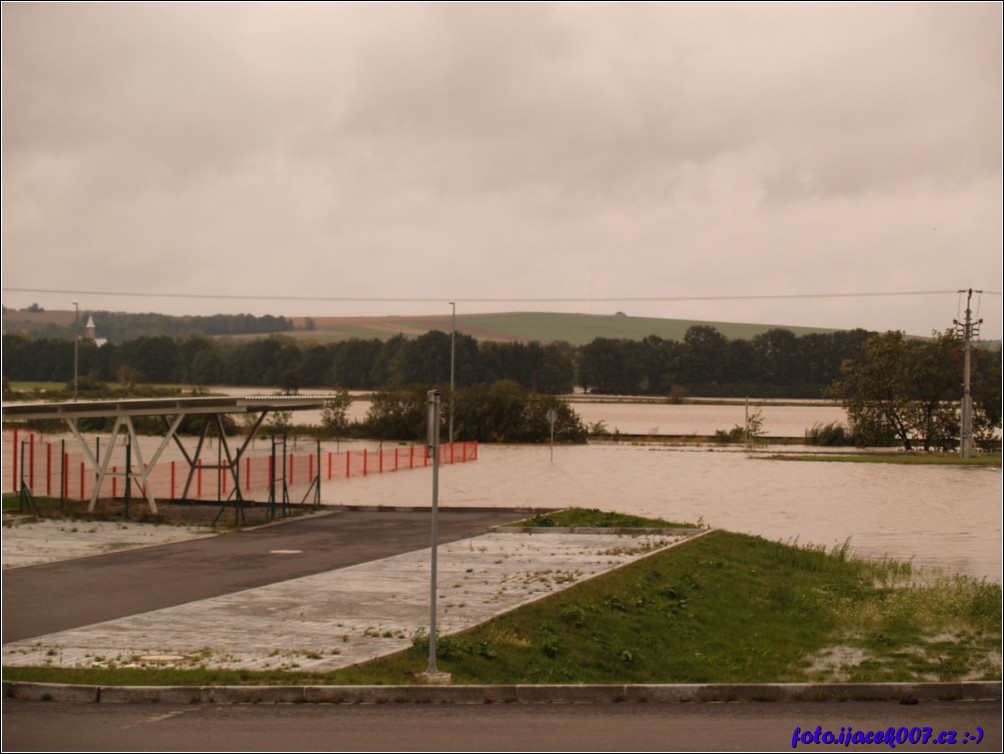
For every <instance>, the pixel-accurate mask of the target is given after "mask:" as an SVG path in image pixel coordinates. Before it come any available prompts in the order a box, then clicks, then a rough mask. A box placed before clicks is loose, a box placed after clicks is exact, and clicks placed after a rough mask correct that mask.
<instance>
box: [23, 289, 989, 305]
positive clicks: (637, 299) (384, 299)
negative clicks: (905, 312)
mask: <svg viewBox="0 0 1004 754" xmlns="http://www.w3.org/2000/svg"><path fill="white" fill-rule="evenodd" d="M3 291H4V292H5V293H45V294H58V295H64V296H75V295H79V296H119V297H126V298H168V299H211V300H216V301H219V300H228V301H315V302H329V303H339V302H341V303H401V304H416V303H441V302H442V301H444V300H446V299H447V298H449V299H450V300H452V301H456V302H457V303H465V304H517V303H555V304H573V303H589V302H599V303H623V302H628V303H646V302H648V303H672V302H694V301H784V300H804V299H826V298H831V299H833V298H887V297H893V296H900V297H902V296H944V295H948V294H951V295H953V296H954V295H957V294H958V289H952V290H940V291H866V292H854V293H775V294H769V293H768V294H744V295H726V296H577V297H576V296H572V297H554V296H542V297H534V296H524V297H502V298H497V297H471V298H462V297H456V296H454V297H447V296H424V297H397V296H303V295H296V296H293V295H261V294H220V293H154V292H136V291H95V290H80V289H69V288H66V289H54V288H3ZM983 295H985V296H1000V295H1001V292H1000V291H983Z"/></svg>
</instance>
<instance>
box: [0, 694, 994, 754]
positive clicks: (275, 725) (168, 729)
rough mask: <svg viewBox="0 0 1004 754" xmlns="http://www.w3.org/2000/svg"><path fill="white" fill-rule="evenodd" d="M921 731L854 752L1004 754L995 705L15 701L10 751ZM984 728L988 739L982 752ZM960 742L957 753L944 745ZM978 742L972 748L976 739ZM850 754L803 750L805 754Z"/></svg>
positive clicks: (566, 742) (756, 744)
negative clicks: (948, 734)
mask: <svg viewBox="0 0 1004 754" xmlns="http://www.w3.org/2000/svg"><path fill="white" fill-rule="evenodd" d="M816 726H820V728H821V733H825V731H832V732H833V733H834V735H839V734H840V731H841V728H842V727H843V728H847V727H848V726H849V727H850V728H852V729H853V731H859V732H861V733H862V734H867V732H869V731H880V730H881V731H883V732H884V731H886V730H888V728H889V727H890V726H892V727H894V728H895V729H896V730H897V732H898V730H899V729H900V728H901V727H902V728H906V731H907V734H909V733H910V732H911V731H912V730H913V729H914V728H916V729H917V731H918V733H917V735H918V736H919V737H922V736H923V735H924V733H925V728H930V729H931V739H930V740H929V742H928V744H927V745H926V746H924V745H922V744H917V745H912V744H910V743H906V744H903V745H900V744H898V743H897V744H896V746H895V748H891V747H889V746H888V745H887V744H885V743H881V744H876V743H872V744H862V745H852V746H850V747H847V750H849V751H917V750H932V749H933V750H940V751H946V750H948V751H952V750H961V751H1000V750H1001V706H1000V703H985V702H927V703H924V702H922V703H921V704H918V705H913V706H904V705H900V704H895V703H890V702H832V703H831V702H825V703H824V702H817V703H804V704H777V703H756V702H753V703H730V704H616V705H579V704H575V705H548V704H543V705H470V706H464V705H449V706H442V705H407V704H393V705H391V704H388V705H372V706H349V705H346V706H340V705H322V704H317V705H314V704H299V705H226V706H220V705H185V706H175V705H165V704H157V705H152V706H147V705H135V704H123V705H116V704H72V703H70V704H63V703H55V702H52V703H44V702H22V701H16V700H4V703H3V749H4V751H11V750H18V751H144V750H145V751H150V750H153V751H157V750H159V751H790V750H792V739H793V736H794V733H795V729H796V727H797V728H799V729H800V730H801V731H809V733H810V737H811V736H813V735H814V733H815V729H816ZM978 728H982V730H983V733H982V740H980V741H979V742H977V741H976V740H975V738H974V737H975V736H976V735H978V733H977V730H978ZM942 731H955V744H949V743H943V744H934V743H931V741H933V740H935V739H936V738H937V737H938V736H939V735H940V734H941V732H942ZM967 734H968V737H967ZM844 748H845V747H843V746H837V745H829V746H827V745H825V744H815V743H807V744H806V743H802V742H801V738H800V739H799V741H798V743H797V746H796V747H795V749H796V750H808V751H812V750H823V751H826V750H833V749H837V750H842V749H844Z"/></svg>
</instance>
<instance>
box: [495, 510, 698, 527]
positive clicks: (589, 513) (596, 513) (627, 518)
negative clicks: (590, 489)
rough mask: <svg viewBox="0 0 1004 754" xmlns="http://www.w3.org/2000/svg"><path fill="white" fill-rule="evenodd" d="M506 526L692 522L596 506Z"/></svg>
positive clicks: (645, 525) (648, 524) (683, 525)
mask: <svg viewBox="0 0 1004 754" xmlns="http://www.w3.org/2000/svg"><path fill="white" fill-rule="evenodd" d="M507 526H512V527H533V528H542V529H546V528H552V527H554V528H558V527H561V528H575V529H579V528H581V529H611V528H622V529H692V528H695V527H694V524H674V523H672V522H671V521H665V520H663V519H661V518H644V517H643V516H633V515H631V514H628V513H611V512H609V511H601V510H599V509H597V508H565V509H564V510H560V511H553V512H551V513H538V514H537V515H536V516H532V517H531V518H527V519H524V520H522V521H515V522H513V523H511V524H507Z"/></svg>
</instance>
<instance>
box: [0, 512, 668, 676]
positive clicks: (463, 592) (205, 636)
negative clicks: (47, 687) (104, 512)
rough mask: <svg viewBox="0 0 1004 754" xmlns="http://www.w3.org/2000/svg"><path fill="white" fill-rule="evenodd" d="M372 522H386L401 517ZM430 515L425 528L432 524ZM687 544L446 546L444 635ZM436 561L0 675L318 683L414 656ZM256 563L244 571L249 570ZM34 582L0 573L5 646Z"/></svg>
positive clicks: (475, 540) (260, 591) (205, 614)
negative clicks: (198, 672)
mask: <svg viewBox="0 0 1004 754" xmlns="http://www.w3.org/2000/svg"><path fill="white" fill-rule="evenodd" d="M374 515H377V516H381V515H382V516H384V517H386V518H388V519H389V518H390V517H392V516H396V515H398V514H395V513H384V514H374ZM400 515H401V516H404V518H406V519H407V518H408V517H409V515H411V516H418V515H423V514H420V513H418V512H408V513H401V514H400ZM424 515H425V516H426V517H427V516H428V514H427V512H426V513H424ZM337 524H338V519H337V517H329V518H327V519H315V520H314V521H313V522H309V521H297V522H293V523H291V524H287V525H284V526H279V527H274V532H266V534H265V537H266V538H265V539H262V540H261V541H258V537H260V536H261V535H258V537H255V536H254V534H255V533H254V532H245V533H242V534H237V535H229V536H224V537H219V538H217V539H216V540H213V541H209V542H203V543H200V544H199V547H200V548H202V549H206V548H207V547H208V548H210V549H212V550H217V549H220V548H224V549H225V548H226V547H228V546H232V544H231V543H234V542H238V543H239V542H240V541H241V539H240V538H241V537H244V535H245V534H251V535H252V536H251V537H248V538H246V541H250V542H257V550H256V552H257V556H258V558H259V560H262V561H263V562H265V561H266V560H267V562H268V563H275V562H277V561H285V562H287V563H293V564H295V563H296V562H297V561H298V560H303V559H305V558H307V557H308V555H307V553H305V551H304V549H303V548H302V547H301V546H289V542H290V541H300V542H303V541H307V540H304V539H302V538H301V539H300V540H290V539H288V538H286V539H285V540H278V539H275V538H273V537H269V536H268V535H269V534H273V533H274V534H276V535H278V534H281V533H282V532H292V533H293V534H295V533H296V531H297V530H300V531H301V532H305V531H310V530H311V528H314V529H317V528H319V527H323V526H325V525H328V526H331V525H337ZM90 526H91V524H85V525H83V527H90ZM83 527H81V528H83ZM287 527H289V528H287ZM483 528H488V527H487V525H486V526H484V527H483ZM71 529H72V527H71ZM30 531H31V527H18V528H17V529H8V530H6V531H5V535H4V540H5V558H6V557H7V550H8V549H10V550H11V551H13V550H15V549H16V544H15V543H16V542H17V541H19V540H21V541H23V542H24V543H26V546H28V547H30V546H31V543H32V542H35V541H38V540H37V539H35V538H33V537H31V536H26V537H23V538H22V536H21V535H24V534H26V533H28V532H30ZM259 531H260V530H259ZM80 533H81V531H80V529H79V528H78V530H77V531H76V532H73V531H71V530H69V529H66V530H63V534H65V535H67V537H68V538H70V539H72V535H74V534H80ZM91 534H96V532H92V533H91ZM192 535H193V536H199V533H198V532H193V533H192ZM425 536H426V537H427V534H426V535H425ZM8 540H9V541H8ZM681 540H682V537H681V536H669V535H665V534H657V535H651V534H648V535H634V536H631V535H617V534H573V533H562V532H540V533H534V534H521V533H488V534H483V535H480V536H474V537H468V538H464V539H461V540H459V541H453V542H448V543H443V544H440V546H439V568H438V570H439V578H438V586H439V589H438V595H439V597H438V623H439V628H440V633H442V634H448V633H452V632H454V631H458V630H461V629H463V628H465V627H468V626H472V625H476V624H478V623H481V622H483V621H485V620H487V619H489V618H490V617H492V616H493V615H496V614H499V613H502V612H505V611H507V610H510V609H512V608H514V607H516V606H518V605H520V604H524V603H526V602H528V601H531V600H534V599H538V598H540V597H543V596H545V595H547V594H551V593H553V592H555V591H557V590H560V589H563V588H566V587H568V586H570V585H572V584H574V583H577V582H579V581H581V580H583V579H586V578H589V577H591V576H594V575H597V574H599V573H603V572H605V571H608V570H611V569H613V568H617V567H619V566H621V565H624V564H626V563H628V562H631V561H633V560H636V559H637V558H639V557H643V556H644V555H647V554H649V553H651V552H652V551H654V550H656V549H661V548H664V547H669V546H671V545H673V544H675V543H677V542H679V541H681ZM426 541H427V540H426ZM278 545H285V546H282V547H279V546H278ZM262 546H265V547H269V548H270V549H268V551H267V554H262V552H261V548H262ZM158 550H159V552H154V551H151V550H148V551H146V552H145V553H143V556H144V560H145V561H147V562H149V561H156V560H157V559H158V558H163V557H166V556H165V555H164V554H163V553H166V552H168V551H176V552H186V548H184V547H179V546H172V547H171V548H158ZM93 560H100V559H99V558H98V559H93ZM429 561H430V557H429V549H428V548H427V547H426V548H422V549H418V550H412V551H409V552H403V553H401V554H398V555H394V556H391V557H383V558H377V559H374V560H367V561H365V562H360V563H357V564H355V565H351V566H346V567H342V568H332V569H327V570H322V571H319V572H314V573H309V574H308V575H304V576H300V577H298V578H285V579H283V580H276V581H272V583H265V584H262V585H259V586H254V587H252V588H246V589H237V590H234V591H226V593H220V594H216V595H214V596H211V597H208V598H205V599H198V600H193V601H187V602H184V603H182V604H176V605H173V606H170V607H163V608H161V609H155V610H147V611H142V612H137V613H136V614H123V615H120V616H119V617H116V618H114V619H112V620H104V621H100V622H96V623H93V624H91V625H79V626H75V627H73V628H70V629H69V630H64V631H57V632H52V633H46V634H44V635H29V636H24V637H23V638H19V639H18V640H14V641H9V642H6V643H5V644H4V647H3V663H4V665H6V666H11V665H45V664H51V665H55V666H108V665H112V664H114V665H117V666H122V665H129V666H143V665H150V664H160V665H163V664H170V665H174V666H178V667H192V666H199V665H204V666H207V667H220V668H248V669H258V668H287V669H288V668H301V669H307V670H318V671H323V670H330V669H334V668H338V667H344V666H347V665H352V664H355V663H357V662H361V661H364V660H367V659H370V658H372V657H376V656H380V655H383V654H389V653H391V652H395V651H398V650H400V649H403V648H405V647H407V646H409V645H410V643H411V641H412V636H413V635H414V634H415V633H416V631H419V630H422V629H425V628H427V627H428V624H429V587H430V583H429ZM161 562H164V561H161ZM253 562H254V561H247V562H246V565H248V566H250V565H251V564H252V563H253ZM71 565H78V566H81V565H83V563H82V562H78V563H77V564H71ZM108 567H109V568H112V569H115V568H117V569H119V570H122V569H123V568H128V567H129V566H128V561H127V560H125V559H123V558H122V557H121V556H119V557H118V558H116V559H115V562H114V563H112V564H111V565H110V566H108ZM44 568H45V567H43V570H44ZM29 570H30V569H24V570H20V569H19V570H15V571H8V572H7V573H5V576H4V579H5V589H4V592H5V593H4V602H5V609H4V613H5V616H4V621H5V637H4V638H5V640H7V639H8V636H7V635H6V634H7V630H6V627H7V621H8V617H7V613H8V609H9V608H13V609H15V610H16V609H18V607H19V602H18V600H16V599H14V597H13V596H12V595H9V594H8V593H7V592H8V590H7V581H8V580H9V577H12V576H15V575H16V576H24V575H26V574H27V575H29V576H36V578H37V574H38V573H39V572H40V571H34V570H33V571H32V572H31V573H29ZM219 575H220V577H222V576H223V574H222V573H221V574H219ZM173 577H174V576H173V574H172V572H171V570H170V569H162V570H161V573H160V574H159V578H160V580H161V581H162V582H170V581H171V580H172V578H173ZM213 578H214V575H213V574H203V580H204V581H211V580H212V579H213ZM22 581H24V580H22ZM104 583H105V582H103V581H101V580H96V581H95V580H91V581H90V589H89V591H90V592H91V599H92V600H93V601H98V602H100V601H103V600H104V599H105V598H106V595H105V594H104V592H103V586H104ZM140 586H141V588H142V589H145V590H146V591H156V590H158V589H159V588H160V584H159V583H158V582H156V581H152V582H151V581H147V582H143V581H141V582H140ZM22 587H23V588H22V592H23V591H24V588H27V589H30V588H31V580H30V579H28V580H26V581H24V583H23V584H22ZM9 597H10V602H9V603H8V598H9Z"/></svg>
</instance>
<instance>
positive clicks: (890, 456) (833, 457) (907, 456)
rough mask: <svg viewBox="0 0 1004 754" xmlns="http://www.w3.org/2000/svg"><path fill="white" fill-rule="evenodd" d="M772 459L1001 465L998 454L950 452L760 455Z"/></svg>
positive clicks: (921, 464)
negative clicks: (978, 454) (954, 453)
mask: <svg viewBox="0 0 1004 754" xmlns="http://www.w3.org/2000/svg"><path fill="white" fill-rule="evenodd" d="M759 458H766V459H768V460H772V461H816V462H824V463H893V464H896V463H898V464H907V465H915V466H1000V465H1001V457H1000V454H997V455H985V456H974V457H972V458H961V457H960V456H957V455H949V454H937V455H933V454H928V453H808V454H795V453H776V454H771V455H769V456H759Z"/></svg>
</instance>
